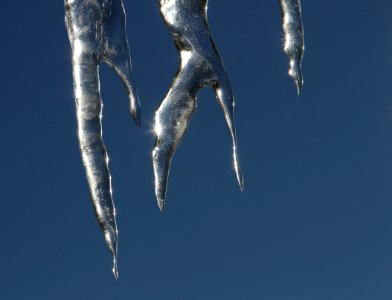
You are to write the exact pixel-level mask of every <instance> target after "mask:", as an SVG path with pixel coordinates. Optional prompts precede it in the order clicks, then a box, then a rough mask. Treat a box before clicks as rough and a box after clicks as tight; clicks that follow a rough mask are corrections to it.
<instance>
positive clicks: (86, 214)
mask: <svg viewBox="0 0 392 300" xmlns="http://www.w3.org/2000/svg"><path fill="white" fill-rule="evenodd" d="M302 5H303V19H304V24H305V42H306V51H305V56H304V60H303V72H304V82H305V84H304V89H303V94H302V95H301V96H300V97H297V96H296V90H295V86H294V83H293V82H292V80H291V79H290V78H289V77H288V76H287V63H288V62H287V58H286V57H285V55H284V54H283V52H282V49H281V48H282V33H281V20H280V18H281V16H280V11H279V6H278V1H277V0H276V1H260V0H248V1H242V2H240V1H234V0H210V5H209V10H208V12H209V22H210V27H211V30H212V33H213V35H214V38H215V41H216V43H217V46H218V48H219V50H220V52H221V55H222V58H223V60H224V62H225V66H226V69H227V72H228V75H229V77H230V79H231V82H232V85H233V88H234V90H235V94H236V121H237V130H238V137H239V151H240V158H241V162H242V167H243V171H244V175H245V191H244V192H243V193H241V192H240V191H239V189H238V187H237V184H236V180H235V175H234V172H233V170H232V161H231V141H230V136H229V132H228V130H227V128H226V127H225V123H224V118H223V114H222V112H221V111H220V109H219V105H218V104H217V103H216V101H215V98H214V95H213V93H212V91H211V90H207V89H206V90H203V91H202V92H201V93H200V94H199V102H198V111H197V113H196V115H195V116H194V118H193V120H192V124H191V127H190V130H189V132H188V135H187V136H186V138H185V139H184V141H183V143H182V144H181V146H180V148H179V149H178V151H177V154H176V156H175V158H174V161H173V165H172V171H171V176H170V182H169V189H168V195H167V206H166V210H165V212H164V213H163V214H161V213H160V212H159V209H158V207H157V205H156V201H155V197H154V193H153V173H152V166H151V159H150V152H151V150H152V147H153V145H154V137H153V134H152V132H151V129H152V126H153V122H152V121H153V114H154V110H155V109H156V108H157V106H158V105H159V103H160V101H161V100H162V98H163V96H164V95H165V93H166V91H167V89H168V87H169V85H170V83H171V81H172V78H173V76H174V74H175V71H176V69H177V65H178V61H179V58H178V55H177V51H176V49H175V47H174V44H173V41H172V38H171V35H170V33H169V32H168V30H167V29H166V28H165V27H164V24H163V22H162V20H161V18H160V15H159V10H158V4H157V1H155V0H143V1H131V0H129V1H126V9H127V15H128V27H127V32H128V37H129V41H130V44H131V51H132V59H133V69H134V76H135V80H136V82H137V86H138V91H139V94H140V101H141V104H142V109H143V115H142V117H143V123H142V128H141V129H137V128H136V126H135V125H134V124H133V121H132V119H131V117H130V115H129V113H128V105H127V98H126V94H125V91H124V90H123V89H122V86H121V83H120V81H119V80H118V79H117V78H116V76H115V74H114V73H113V72H112V71H111V70H110V69H109V68H108V67H106V66H103V67H102V68H101V87H102V94H103V100H104V104H105V107H104V140H105V143H106V146H107V148H108V150H109V154H110V158H111V161H110V167H111V171H112V176H113V189H114V200H115V202H116V207H117V212H118V214H117V216H118V226H119V234H120V236H119V239H120V240H119V264H120V265H119V268H120V269H119V271H120V279H119V280H118V281H116V280H115V279H114V277H113V275H112V273H111V256H110V253H109V251H108V249H107V248H106V245H105V243H104V240H103V237H102V234H101V232H100V230H99V227H98V225H97V222H96V220H95V217H94V213H93V210H92V207H91V204H90V200H89V195H88V189H87V184H86V179H85V174H84V170H83V166H82V163H81V159H80V155H79V150H78V145H77V137H76V122H75V115H74V100H73V91H72V76H71V60H70V47H69V43H68V38H67V35H66V31H65V27H64V21H63V15H64V11H63V1H61V0H58V1H52V0H51V1H1V2H0V10H1V12H2V17H1V19H0V25H1V26H0V36H1V39H2V42H1V47H0V57H1V58H2V60H1V67H0V79H1V81H0V82H1V94H0V97H1V100H0V101H1V102H0V103H1V109H0V111H1V115H2V117H1V118H0V134H1V137H2V141H1V147H0V157H1V158H2V159H1V160H0V168H1V172H0V183H1V188H0V201H1V212H2V213H1V214H2V216H1V218H0V237H1V238H0V298H1V299H6V300H14V299H39V300H46V299H48V300H49V299H50V300H52V299H56V300H63V299H64V300H65V299H67V300H68V299H75V300H79V299H81V300H84V299H95V300H100V299H111V300H112V299H113V300H114V299H115V300H117V299H118V300H120V299H121V300H122V299H127V300H129V299H135V300H155V299H165V300H166V299H167V300H172V299H180V300H182V299H189V300H200V299H214V300H215V299H224V300H237V299H246V300H248V299H249V300H259V299H268V300H286V299H290V300H297V299H298V300H348V299H355V300H390V299H392V284H391V282H392V19H391V17H390V14H391V11H392V2H391V1H389V0H378V1H377V0H376V1H365V0H362V1H354V0H347V1H340V0H339V1H338V0H331V1H306V0H305V1H303V4H302Z"/></svg>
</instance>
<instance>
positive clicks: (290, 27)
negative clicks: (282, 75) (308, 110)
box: [279, 0, 305, 94]
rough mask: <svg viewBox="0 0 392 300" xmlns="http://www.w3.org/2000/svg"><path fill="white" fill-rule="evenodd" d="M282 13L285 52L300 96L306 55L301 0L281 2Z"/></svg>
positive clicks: (282, 0) (290, 72)
mask: <svg viewBox="0 0 392 300" xmlns="http://www.w3.org/2000/svg"><path fill="white" fill-rule="evenodd" d="M279 2H280V8H281V11H282V26H283V32H284V52H285V53H286V54H287V56H288V57H289V64H290V69H289V75H290V76H291V77H292V78H293V79H294V82H295V84H296V86H297V92H298V94H299V93H300V92H301V89H302V86H303V79H302V71H301V63H302V57H303V54H304V49H305V47H304V29H303V25H302V18H301V2H300V0H279Z"/></svg>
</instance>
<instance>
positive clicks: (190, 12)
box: [152, 0, 243, 210]
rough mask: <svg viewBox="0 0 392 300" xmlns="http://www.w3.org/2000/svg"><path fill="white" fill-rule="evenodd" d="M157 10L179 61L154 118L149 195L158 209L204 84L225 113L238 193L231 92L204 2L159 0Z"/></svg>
mask: <svg viewBox="0 0 392 300" xmlns="http://www.w3.org/2000/svg"><path fill="white" fill-rule="evenodd" d="M160 8H161V14H162V17H163V19H164V21H165V23H166V25H167V27H168V28H169V30H170V31H171V32H172V34H173V37H174V40H175V44H176V47H177V50H178V51H179V53H180V57H181V62H180V66H179V68H178V71H177V75H176V77H175V79H174V81H173V83H172V85H171V87H170V89H169V91H168V93H167V95H166V97H165V99H164V100H163V101H162V103H161V105H160V107H159V109H158V110H157V112H156V114H155V133H156V137H157V142H156V146H155V148H154V150H153V153H152V157H153V166H154V174H155V193H156V197H157V200H158V205H159V208H160V209H161V210H162V209H163V207H164V202H165V195H166V187H167V180H168V175H169V169H170V164H171V160H172V158H173V155H174V153H175V151H176V149H177V147H178V145H179V144H180V143H181V140H182V138H183V137H184V135H185V133H186V131H187V129H188V125H189V122H190V120H191V118H192V115H193V113H194V112H195V110H196V95H197V92H198V91H199V90H200V89H201V88H202V87H204V86H211V87H212V88H213V89H214V91H215V93H216V96H217V100H218V102H219V104H220V106H221V107H222V110H223V113H224V115H225V119H226V122H227V125H228V127H229V130H230V133H231V137H232V140H233V160H234V169H235V172H236V175H237V180H238V184H239V186H240V188H241V189H242V187H243V179H242V172H241V168H240V164H239V160H238V154H237V138H236V131H235V126H234V96H233V91H232V89H231V85H230V82H229V79H228V77H227V75H226V72H225V69H224V67H223V62H222V60H221V58H220V56H219V53H218V50H217V48H216V46H215V43H214V41H213V39H212V36H211V34H210V30H209V28H208V24H207V0H160Z"/></svg>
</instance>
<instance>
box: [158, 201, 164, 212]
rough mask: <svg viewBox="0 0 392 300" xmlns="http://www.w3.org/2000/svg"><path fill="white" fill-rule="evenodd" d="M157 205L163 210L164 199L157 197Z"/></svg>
mask: <svg viewBox="0 0 392 300" xmlns="http://www.w3.org/2000/svg"><path fill="white" fill-rule="evenodd" d="M158 206H159V210H160V211H161V212H163V209H164V208H165V199H159V198H158Z"/></svg>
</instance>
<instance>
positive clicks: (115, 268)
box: [112, 255, 118, 280]
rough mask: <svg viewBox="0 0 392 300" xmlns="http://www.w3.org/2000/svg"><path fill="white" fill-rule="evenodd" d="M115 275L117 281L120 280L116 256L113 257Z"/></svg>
mask: <svg viewBox="0 0 392 300" xmlns="http://www.w3.org/2000/svg"><path fill="white" fill-rule="evenodd" d="M112 271H113V275H114V278H116V280H118V266H117V258H116V256H115V255H113V269H112Z"/></svg>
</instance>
